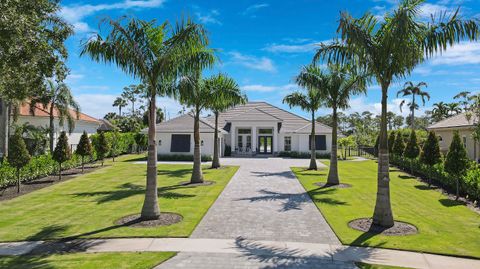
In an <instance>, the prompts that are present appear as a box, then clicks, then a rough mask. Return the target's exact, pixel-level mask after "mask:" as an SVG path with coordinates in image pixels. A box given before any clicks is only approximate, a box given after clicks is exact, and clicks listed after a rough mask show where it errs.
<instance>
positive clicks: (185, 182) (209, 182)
mask: <svg viewBox="0 0 480 269" xmlns="http://www.w3.org/2000/svg"><path fill="white" fill-rule="evenodd" d="M178 184H180V185H182V186H191V187H196V186H209V185H212V184H215V181H210V180H205V181H203V182H202V183H190V181H181V182H179V183H178Z"/></svg>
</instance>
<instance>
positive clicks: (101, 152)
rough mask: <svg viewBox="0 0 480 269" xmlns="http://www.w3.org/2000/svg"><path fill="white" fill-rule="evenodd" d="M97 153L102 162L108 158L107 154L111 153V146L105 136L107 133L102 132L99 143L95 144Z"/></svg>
mask: <svg viewBox="0 0 480 269" xmlns="http://www.w3.org/2000/svg"><path fill="white" fill-rule="evenodd" d="M94 146H95V152H96V153H97V158H98V159H99V160H100V161H101V162H102V166H103V162H104V160H105V157H107V154H108V153H109V152H110V144H109V143H108V141H107V137H106V136H105V132H100V133H99V135H98V140H97V143H95V144H94Z"/></svg>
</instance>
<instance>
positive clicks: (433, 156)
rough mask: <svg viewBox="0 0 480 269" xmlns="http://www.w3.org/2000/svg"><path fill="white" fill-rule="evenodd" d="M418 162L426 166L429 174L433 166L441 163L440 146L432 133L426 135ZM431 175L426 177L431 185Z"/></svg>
mask: <svg viewBox="0 0 480 269" xmlns="http://www.w3.org/2000/svg"><path fill="white" fill-rule="evenodd" d="M420 162H422V163H424V164H426V165H428V166H429V167H430V169H428V171H429V173H430V171H431V170H432V169H433V166H434V165H436V164H437V163H440V162H442V154H441V153H440V146H439V144H438V138H437V136H436V135H435V132H434V131H430V132H429V133H428V137H427V140H426V141H425V144H424V145H423V150H422V153H421V154H420ZM431 178H432V177H431V175H430V174H429V175H428V182H429V184H430V183H431Z"/></svg>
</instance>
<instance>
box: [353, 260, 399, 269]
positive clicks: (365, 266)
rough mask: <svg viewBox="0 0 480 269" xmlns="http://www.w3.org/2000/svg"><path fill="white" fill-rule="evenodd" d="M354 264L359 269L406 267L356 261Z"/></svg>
mask: <svg viewBox="0 0 480 269" xmlns="http://www.w3.org/2000/svg"><path fill="white" fill-rule="evenodd" d="M355 265H356V266H358V268H360V269H408V268H405V267H397V266H388V265H376V264H368V263H363V262H356V263H355Z"/></svg>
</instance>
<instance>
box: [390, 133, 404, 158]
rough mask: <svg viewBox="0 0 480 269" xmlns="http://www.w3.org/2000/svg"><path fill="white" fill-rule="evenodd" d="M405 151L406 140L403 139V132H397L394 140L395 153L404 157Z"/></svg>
mask: <svg viewBox="0 0 480 269" xmlns="http://www.w3.org/2000/svg"><path fill="white" fill-rule="evenodd" d="M404 151H405V142H404V141H403V136H402V133H401V132H397V136H396V137H395V142H393V154H395V155H397V156H398V157H402V156H403V152H404Z"/></svg>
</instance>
